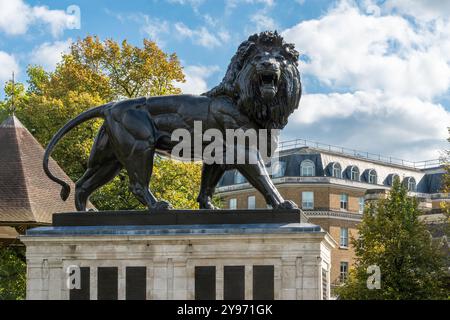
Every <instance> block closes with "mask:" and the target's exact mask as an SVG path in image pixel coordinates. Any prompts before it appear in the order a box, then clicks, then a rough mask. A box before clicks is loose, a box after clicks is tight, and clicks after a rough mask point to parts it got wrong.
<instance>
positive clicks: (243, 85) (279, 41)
mask: <svg viewBox="0 0 450 320" xmlns="http://www.w3.org/2000/svg"><path fill="white" fill-rule="evenodd" d="M267 48H271V49H278V51H279V52H280V53H281V54H282V55H283V56H284V57H285V58H286V64H282V65H281V77H280V79H279V81H278V91H277V94H276V96H275V98H274V99H273V100H272V101H271V102H270V103H266V102H265V101H264V100H263V99H262V98H261V96H260V94H259V88H258V81H257V79H256V77H255V72H254V67H253V66H252V63H251V62H252V58H253V56H254V54H255V53H257V52H258V51H260V50H263V49H267ZM298 57H299V53H298V52H297V51H296V50H295V49H294V45H293V44H290V43H285V42H284V40H283V38H282V37H281V36H280V35H279V34H278V33H277V32H276V31H275V32H270V31H266V32H262V33H260V34H254V35H252V36H250V37H249V38H248V40H247V41H244V42H243V43H242V44H241V45H240V46H239V48H238V50H237V52H236V54H235V55H234V56H233V58H232V59H231V62H230V64H229V66H228V69H227V72H226V74H225V77H224V78H223V80H222V82H221V83H220V84H219V85H218V86H216V87H215V88H213V89H211V90H210V91H208V92H206V93H204V95H206V96H210V97H217V96H228V97H230V98H232V99H233V100H234V101H235V103H236V104H237V105H238V106H239V108H240V109H241V110H242V112H244V113H245V114H246V115H247V116H249V117H250V118H251V119H252V120H254V121H255V122H256V123H257V124H258V125H260V126H261V127H263V128H266V129H282V128H283V127H284V126H285V125H286V124H287V120H288V117H289V115H290V114H291V113H292V112H293V111H294V110H295V109H297V107H298V104H299V101H300V97H301V93H302V87H301V82H300V73H299V71H298V69H297V65H298Z"/></svg>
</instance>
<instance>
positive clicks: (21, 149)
mask: <svg viewBox="0 0 450 320" xmlns="http://www.w3.org/2000/svg"><path fill="white" fill-rule="evenodd" d="M43 157H44V149H43V148H42V146H41V145H40V144H39V142H38V141H37V140H36V139H35V138H34V137H33V135H32V134H31V133H30V132H29V131H28V130H27V129H26V128H25V127H24V126H23V125H22V123H21V122H20V121H19V119H17V118H16V117H15V116H10V117H8V118H7V119H6V120H5V121H3V122H2V123H1V124H0V225H11V226H13V225H35V224H49V223H51V221H52V214H53V213H56V212H65V211H75V206H74V199H73V193H72V194H71V195H70V197H69V199H67V201H62V200H61V198H60V196H59V194H60V190H61V188H60V186H59V185H58V184H56V183H54V182H53V181H51V180H50V179H49V178H48V177H47V176H46V175H45V173H44V170H43V168H42V161H43ZM49 168H50V170H51V171H52V172H54V173H55V174H56V175H57V176H58V177H61V178H63V179H64V180H65V181H67V182H68V183H69V185H70V186H71V187H72V190H74V188H73V185H74V184H73V182H72V181H71V180H70V178H69V177H68V176H67V175H66V174H65V173H64V171H63V170H62V169H61V168H60V167H59V166H58V164H57V163H56V162H55V161H54V160H53V159H50V161H49Z"/></svg>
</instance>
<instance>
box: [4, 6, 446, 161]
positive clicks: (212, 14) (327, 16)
mask: <svg viewBox="0 0 450 320" xmlns="http://www.w3.org/2000/svg"><path fill="white" fill-rule="evenodd" d="M70 5H76V6H78V7H79V8H80V13H81V19H80V28H77V23H76V22H77V20H76V18H75V16H74V15H73V12H72V11H70V12H67V8H68V7H69V6H70ZM449 16H450V1H439V0H428V1H425V0H415V1H413V2H411V1H408V0H384V1H376V0H361V1H353V0H292V1H287V0H214V1H212V0H133V1H118V0H114V1H111V0H110V1H106V0H95V1H84V0H68V1H66V0H63V1H51V0H43V1H34V0H0V66H1V67H0V83H1V84H4V82H5V81H6V80H8V78H9V77H10V74H11V72H12V71H13V70H14V71H15V72H16V73H17V74H18V79H19V80H20V81H25V80H26V74H25V70H26V66H27V65H28V64H30V63H32V64H41V65H43V66H44V67H45V68H47V69H48V70H52V68H54V66H55V64H56V63H57V62H58V60H59V58H60V55H61V52H64V51H65V50H67V48H68V46H69V45H70V43H71V41H73V40H76V39H77V38H79V37H81V38H82V37H84V36H86V35H98V36H99V37H100V38H102V39H105V38H113V39H115V40H117V41H121V40H123V39H127V40H128V41H129V42H131V43H133V44H135V45H140V44H141V43H142V39H143V38H149V39H152V40H155V41H156V42H157V43H158V44H159V45H160V46H161V47H162V48H163V49H164V50H165V51H166V52H169V53H171V52H176V53H177V54H178V56H179V58H180V60H181V62H182V64H183V66H184V68H185V73H186V77H187V82H186V83H185V84H182V85H180V86H181V88H182V89H183V91H185V92H188V93H201V92H203V91H205V90H207V89H208V88H210V87H212V86H213V85H215V84H217V83H218V82H219V81H220V80H221V78H222V76H223V74H224V72H225V70H226V67H227V64H228V62H229V59H230V58H231V56H232V55H233V53H234V51H235V50H236V48H237V46H238V45H239V43H240V42H241V41H243V40H244V39H246V38H247V37H248V36H249V35H250V34H251V33H254V32H259V31H263V30H267V29H276V30H278V31H279V32H281V33H282V34H283V35H284V37H285V38H286V40H288V41H289V42H293V43H295V45H296V47H297V49H298V50H299V51H300V52H301V53H302V57H301V63H300V66H299V68H300V72H301V74H302V77H303V85H304V92H305V94H304V96H303V98H302V101H301V102H300V106H299V109H298V111H296V112H295V113H294V114H293V115H292V116H291V118H290V123H289V125H288V126H287V128H286V130H285V131H284V133H283V137H284V139H294V138H302V139H309V140H314V141H320V142H323V143H329V144H334V145H342V146H345V147H349V148H355V149H362V150H365V151H369V152H373V153H381V154H387V155H391V156H394V157H400V158H406V159H409V160H414V161H418V160H425V159H431V158H436V157H438V156H439V155H440V151H441V150H443V149H445V148H447V149H448V147H447V146H448V143H447V142H446V140H445V139H446V138H447V136H448V133H447V129H446V127H447V126H449V125H450V113H449V110H450V55H449V54H448V52H450V21H449ZM1 94H3V93H1Z"/></svg>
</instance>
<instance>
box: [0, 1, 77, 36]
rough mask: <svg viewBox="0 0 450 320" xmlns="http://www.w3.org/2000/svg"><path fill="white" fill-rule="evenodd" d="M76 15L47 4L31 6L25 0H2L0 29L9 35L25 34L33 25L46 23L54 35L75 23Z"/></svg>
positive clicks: (0, 5) (0, 4)
mask: <svg viewBox="0 0 450 320" xmlns="http://www.w3.org/2000/svg"><path fill="white" fill-rule="evenodd" d="M75 19H76V17H75V16H74V15H70V14H67V13H66V12H65V11H63V10H51V9H49V8H48V7H46V6H34V7H33V6H30V5H28V4H26V3H25V2H24V1H23V0H0V31H3V32H5V33H6V34H8V35H22V34H25V33H26V32H27V31H28V29H29V28H30V26H31V25H40V24H43V25H46V26H48V27H49V29H50V32H51V34H52V35H53V36H54V37H57V36H59V35H61V33H62V32H63V31H64V29H67V28H69V27H70V26H72V25H74V22H75V21H74V20H75Z"/></svg>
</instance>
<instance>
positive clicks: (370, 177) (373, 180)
mask: <svg viewBox="0 0 450 320" xmlns="http://www.w3.org/2000/svg"><path fill="white" fill-rule="evenodd" d="M367 182H368V183H370V184H377V172H376V171H375V170H374V169H370V170H369V172H368V174H367Z"/></svg>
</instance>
